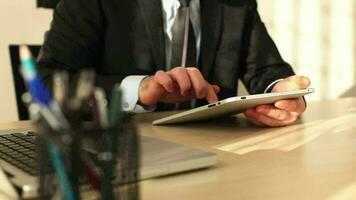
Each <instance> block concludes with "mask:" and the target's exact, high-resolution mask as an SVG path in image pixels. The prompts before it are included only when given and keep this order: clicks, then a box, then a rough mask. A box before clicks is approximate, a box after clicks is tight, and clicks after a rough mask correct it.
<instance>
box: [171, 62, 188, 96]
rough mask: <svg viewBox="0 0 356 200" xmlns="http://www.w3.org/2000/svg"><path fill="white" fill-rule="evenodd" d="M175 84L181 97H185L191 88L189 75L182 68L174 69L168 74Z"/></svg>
mask: <svg viewBox="0 0 356 200" xmlns="http://www.w3.org/2000/svg"><path fill="white" fill-rule="evenodd" d="M168 74H169V75H171V77H172V78H173V79H174V80H175V81H176V82H177V84H178V86H179V89H180V91H181V95H182V96H187V95H188V93H189V90H190V89H191V87H192V84H191V82H190V78H189V75H188V73H187V71H186V69H185V68H184V67H176V68H174V69H172V70H171V71H169V72H168Z"/></svg>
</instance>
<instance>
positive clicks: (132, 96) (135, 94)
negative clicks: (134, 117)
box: [120, 76, 156, 113]
mask: <svg viewBox="0 0 356 200" xmlns="http://www.w3.org/2000/svg"><path fill="white" fill-rule="evenodd" d="M146 77H147V76H127V77H126V78H124V80H122V82H121V84H120V88H121V91H122V94H123V95H122V108H123V110H124V111H126V112H134V113H144V112H152V111H154V110H155V109H156V105H152V106H141V105H138V104H137V102H138V98H139V88H140V83H141V81H142V80H143V79H144V78H146Z"/></svg>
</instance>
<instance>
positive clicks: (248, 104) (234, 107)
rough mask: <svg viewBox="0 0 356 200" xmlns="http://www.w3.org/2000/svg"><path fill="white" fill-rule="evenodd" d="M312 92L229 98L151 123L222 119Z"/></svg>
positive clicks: (300, 91)
mask: <svg viewBox="0 0 356 200" xmlns="http://www.w3.org/2000/svg"><path fill="white" fill-rule="evenodd" d="M313 92H314V89H313V88H307V89H303V90H294V91H288V92H276V93H266V94H256V95H248V96H237V97H231V98H227V99H224V100H221V101H218V102H216V103H211V104H208V105H205V106H201V107H198V108H194V109H191V110H187V111H183V112H180V113H178V114H174V115H170V116H168V117H164V118H162V119H158V120H155V121H153V125H164V124H177V123H184V122H192V121H201V120H206V119H213V118H217V117H222V116H225V115H232V114H238V113H242V112H243V111H245V110H246V109H248V108H254V107H256V106H258V105H265V104H273V103H274V102H276V101H278V100H282V99H293V98H298V97H301V96H304V95H307V94H310V93H313Z"/></svg>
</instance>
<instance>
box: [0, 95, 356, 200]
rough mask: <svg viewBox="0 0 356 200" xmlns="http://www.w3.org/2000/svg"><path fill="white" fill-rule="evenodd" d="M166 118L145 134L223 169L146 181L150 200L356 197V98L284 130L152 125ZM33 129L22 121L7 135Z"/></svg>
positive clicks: (226, 123)
mask: <svg viewBox="0 0 356 200" xmlns="http://www.w3.org/2000/svg"><path fill="white" fill-rule="evenodd" d="M167 114H169V113H150V114H141V115H138V116H137V119H138V121H139V130H140V133H141V134H142V135H146V136H150V137H155V138H159V139H162V140H166V141H171V142H174V143H178V144H182V145H186V146H190V147H195V148H200V149H204V150H208V151H211V152H215V153H216V154H217V155H218V158H219V163H218V164H217V165H216V166H215V167H213V168H210V169H205V170H200V171H195V172H189V173H184V174H179V175H173V176H168V177H162V178H156V179H151V180H147V181H143V182H142V183H141V184H140V187H141V199H143V200H151V199H154V200H160V199H162V200H163V199H164V200H166V199H170V200H175V199H177V200H181V199H204V200H210V199H224V200H225V199H231V200H236V199H264V200H266V199H355V198H356V98H349V99H341V100H337V101H324V102H314V103H309V105H308V110H307V112H306V113H305V114H304V115H303V117H302V119H301V120H299V121H298V122H297V123H295V124H294V125H291V126H288V127H282V128H259V127H256V126H254V125H252V124H251V123H249V122H248V121H247V120H246V119H245V118H244V117H243V116H242V115H238V116H236V117H227V118H224V119H219V120H214V121H209V122H201V123H192V124H185V125H174V126H152V125H151V122H152V121H153V120H154V119H157V118H159V117H162V116H165V115H167ZM29 125H30V123H29V122H15V123H8V124H1V125H0V129H2V130H3V129H10V128H13V127H14V126H15V127H19V128H24V127H28V126H29Z"/></svg>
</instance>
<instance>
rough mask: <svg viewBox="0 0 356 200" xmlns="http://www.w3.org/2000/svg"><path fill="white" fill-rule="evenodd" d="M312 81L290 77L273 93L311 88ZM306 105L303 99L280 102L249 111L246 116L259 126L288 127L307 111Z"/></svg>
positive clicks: (277, 85) (275, 88)
mask: <svg viewBox="0 0 356 200" xmlns="http://www.w3.org/2000/svg"><path fill="white" fill-rule="evenodd" d="M309 85H310V80H309V79H308V78H307V77H303V76H290V77H288V78H286V79H284V80H282V81H280V82H278V83H277V84H276V85H274V87H273V89H272V92H283V91H291V90H298V89H305V88H307V87H309ZM305 109H306V105H305V102H304V100H303V98H302V97H300V98H297V99H289V100H280V101H277V102H275V103H274V105H260V106H257V107H256V108H252V109H247V110H246V111H245V112H244V114H245V116H246V117H247V118H248V119H249V120H251V121H252V122H253V123H254V124H256V125H258V126H271V127H279V126H287V125H290V124H292V123H293V122H295V121H296V120H297V119H298V117H299V116H300V115H301V114H302V113H303V112H304V111H305Z"/></svg>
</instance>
